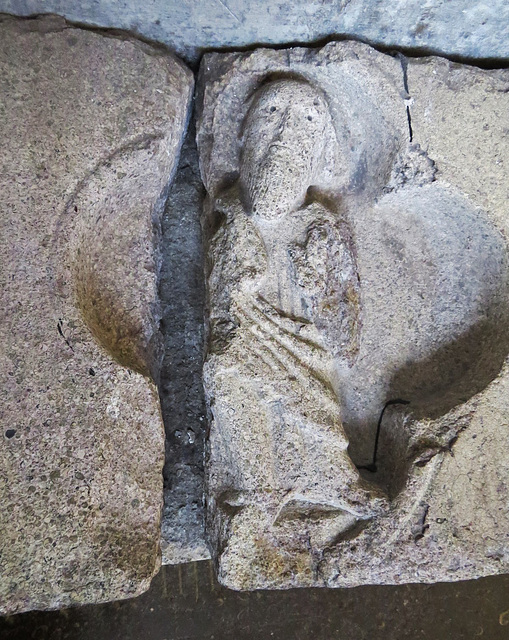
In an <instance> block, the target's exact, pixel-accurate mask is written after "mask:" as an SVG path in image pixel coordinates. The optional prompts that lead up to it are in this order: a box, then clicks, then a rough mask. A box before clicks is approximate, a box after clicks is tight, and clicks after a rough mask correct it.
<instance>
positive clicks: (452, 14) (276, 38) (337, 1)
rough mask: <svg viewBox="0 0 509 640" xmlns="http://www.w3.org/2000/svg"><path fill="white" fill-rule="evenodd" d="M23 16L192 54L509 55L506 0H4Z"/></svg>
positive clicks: (1, 2)
mask: <svg viewBox="0 0 509 640" xmlns="http://www.w3.org/2000/svg"><path fill="white" fill-rule="evenodd" d="M0 11H5V12H7V13H14V14H16V15H24V16H27V15H30V14H37V13H57V14H60V15H64V16H65V17H66V18H68V19H69V20H74V21H77V22H80V23H85V24H88V25H96V26H100V27H113V28H117V29H128V30H132V31H134V32H136V33H138V34H140V35H141V36H142V37H144V38H148V39H150V40H154V41H157V42H163V43H165V44H167V45H168V46H170V47H171V48H172V49H174V50H175V51H177V52H178V53H179V54H180V55H182V56H183V57H185V58H186V59H188V60H191V61H196V60H197V58H198V55H199V53H200V51H203V50H204V49H205V50H207V49H217V48H235V47H236V48H239V47H243V46H252V45H255V44H285V43H297V42H298V43H309V42H313V41H319V40H321V39H324V38H329V37H333V36H338V35H339V36H342V37H348V38H360V39H365V40H367V41H369V42H370V43H371V44H378V45H384V46H389V47H393V46H396V47H411V48H422V49H425V50H427V51H428V52H430V53H443V54H445V55H457V56H465V57H475V58H504V57H506V58H507V57H509V6H508V4H507V2H506V1H505V0H494V1H492V2H485V1H479V0H478V1H476V2H472V1H471V0H447V2H443V1H442V0H427V2H422V0H328V1H327V2H324V1H323V0H292V2H284V1H283V0H208V1H203V0H187V1H186V2H179V1H178V0H152V1H151V2H147V3H144V4H143V6H140V3H139V2H138V1H137V0H80V2H75V1H74V0H0Z"/></svg>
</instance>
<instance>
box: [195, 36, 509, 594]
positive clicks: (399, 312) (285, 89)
mask: <svg viewBox="0 0 509 640" xmlns="http://www.w3.org/2000/svg"><path fill="white" fill-rule="evenodd" d="M401 74H402V72H401V68H399V61H398V60H395V59H391V58H387V57H385V56H381V55H380V54H376V53H374V52H373V51H372V50H370V49H369V48H367V47H364V46H363V45H356V44H351V43H350V44H344V45H339V44H337V45H329V46H328V47H326V48H325V49H323V50H322V51H320V52H314V53H311V52H307V51H304V50H300V49H296V50H292V51H291V52H285V53H284V54H283V52H267V51H257V52H254V53H252V54H246V55H241V54H239V55H236V54H226V55H222V56H221V55H217V54H216V55H211V56H207V57H206V58H205V61H204V63H203V66H202V77H201V80H200V82H201V85H202V94H203V105H202V110H201V113H200V121H199V130H198V143H199V148H200V161H201V168H202V174H203V178H204V182H205V185H206V187H207V190H208V193H209V200H208V202H207V204H206V219H207V221H208V223H207V225H208V231H209V236H210V241H209V268H208V291H209V319H210V340H209V345H210V346H209V351H208V355H207V360H206V365H205V371H204V382H205V388H206V393H207V396H208V403H209V409H210V422H211V428H210V435H209V452H208V487H207V499H208V521H209V522H208V525H209V535H210V540H211V543H212V545H213V548H214V553H215V556H216V559H217V562H218V571H219V577H220V580H221V581H222V582H224V583H225V584H226V585H228V586H230V587H233V588H238V589H251V588H260V587H265V588H267V587H289V586H304V585H317V584H327V585H328V586H339V585H354V584H361V583H363V582H371V581H376V582H378V581H382V582H391V581H393V578H391V577H390V571H391V562H390V561H388V557H389V556H388V555H387V554H390V553H393V544H394V540H395V539H396V538H397V537H398V536H399V533H398V532H399V531H400V530H401V528H402V527H403V528H404V527H405V526H406V525H405V523H406V522H408V521H409V520H411V519H412V518H414V517H415V518H416V519H418V518H420V517H421V516H420V515H419V514H420V513H421V511H422V509H426V508H427V507H426V506H425V505H426V504H427V503H426V502H425V501H424V498H423V497H424V496H425V495H427V492H428V491H429V490H430V487H431V486H432V483H433V482H435V479H436V474H437V473H438V470H439V464H440V462H441V460H442V455H443V454H441V451H443V450H446V449H448V447H450V446H452V443H453V442H454V441H455V440H456V438H457V437H458V434H459V433H460V432H461V431H462V430H464V429H465V428H466V424H468V420H469V419H468V417H467V416H468V415H470V414H471V411H472V409H471V408H470V407H469V406H467V405H464V404H463V403H465V401H467V400H468V399H469V398H470V397H471V396H473V395H474V394H475V393H476V392H477V391H479V390H482V389H483V388H484V387H485V386H486V385H487V384H489V382H490V381H491V380H492V379H493V378H494V377H496V376H497V374H498V372H499V370H500V367H501V366H502V363H503V360H504V358H505V356H506V354H507V352H508V350H509V342H508V331H507V318H508V296H507V291H508V281H509V277H508V261H507V250H506V246H505V243H504V241H503V239H502V236H501V235H500V233H499V232H498V231H497V229H496V228H495V227H494V226H493V224H492V223H491V222H490V221H489V220H488V219H487V218H486V216H484V215H483V214H482V213H480V212H479V211H478V210H477V209H476V208H475V207H474V206H473V205H472V204H471V203H470V202H469V201H468V200H467V199H466V198H465V197H464V196H463V195H462V194H460V193H459V192H458V191H457V190H455V189H454V188H453V187H452V186H450V185H446V184H442V183H440V182H438V181H437V180H436V167H435V165H434V163H433V161H432V160H431V159H430V158H429V157H428V155H427V154H426V153H425V152H424V151H423V150H422V149H421V148H420V147H419V146H418V145H416V144H415V143H412V141H410V142H409V140H408V119H407V111H406V104H405V102H404V100H403V98H402V94H403V96H404V93H403V85H404V82H403V76H402V75H401ZM209 75H210V81H208V77H209ZM227 114H228V119H227V118H226V116H227ZM423 468H424V472H423V471H421V469H423ZM421 503H422V504H421ZM426 513H427V511H426ZM414 514H415V516H414ZM421 515H422V514H421ZM425 517H426V516H424V519H425ZM421 520H422V518H421ZM412 527H413V528H412ZM421 530H422V523H421V527H420V529H419V531H421ZM416 531H417V529H416V526H415V525H412V526H411V527H410V530H409V533H410V535H411V536H413V537H412V540H414V539H415V536H417V537H419V536H420V533H418V532H417V533H416ZM395 532H396V533H395ZM395 536H396V538H395ZM373 545H375V546H376V545H378V546H377V550H376V551H375V550H374V549H373ZM384 554H385V555H384ZM375 567H376V569H375ZM398 570H399V571H401V566H400V565H399V566H398ZM380 572H381V573H382V574H383V577H382V578H380ZM375 573H376V579H375V576H374V574H375ZM430 575H431V574H430Z"/></svg>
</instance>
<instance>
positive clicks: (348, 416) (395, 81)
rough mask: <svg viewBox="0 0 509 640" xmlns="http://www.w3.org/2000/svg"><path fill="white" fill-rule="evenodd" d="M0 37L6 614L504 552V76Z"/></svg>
mask: <svg viewBox="0 0 509 640" xmlns="http://www.w3.org/2000/svg"><path fill="white" fill-rule="evenodd" d="M0 30H1V38H0V47H1V49H0V65H1V66H0V68H1V76H0V82H1V83H2V88H1V100H2V103H1V104H2V114H3V117H2V119H1V122H0V126H1V127H2V140H3V141H4V145H5V151H4V153H3V154H2V161H3V171H2V174H1V178H0V180H1V183H2V186H1V189H0V193H1V198H2V209H1V211H2V213H1V216H2V218H1V219H2V228H3V233H2V234H1V236H0V242H1V247H2V248H1V251H2V280H3V282H2V309H3V314H4V320H3V323H2V326H3V331H2V334H1V343H2V349H1V352H0V357H1V359H2V379H3V382H2V389H3V401H2V406H1V414H2V429H3V445H2V447H1V456H2V463H1V465H0V489H1V496H2V497H1V504H2V507H3V508H2V522H1V523H0V529H1V531H2V536H1V538H0V576H1V577H0V593H1V594H2V595H1V603H2V611H3V612H4V613H12V612H18V611H23V610H28V609H32V608H56V607H61V606H68V605H70V604H80V603H87V602H100V601H105V600H111V599H120V598H125V597H130V596H134V595H136V594H138V593H140V592H142V591H143V590H145V589H146V588H147V587H148V585H149V583H150V579H151V577H152V576H153V575H154V574H155V572H157V570H158V568H159V565H160V558H161V551H160V548H161V547H162V549H163V557H164V560H165V561H166V562H173V563H177V562H180V561H182V562H183V561H187V560H189V559H191V558H199V557H205V556H206V555H207V554H208V553H209V550H210V553H211V554H212V557H213V559H214V560H215V562H216V565H217V573H218V577H219V580H220V581H221V582H222V583H223V584H225V585H226V586H229V587H231V588H234V589H241V590H242V589H244V590H250V589H260V588H276V589H281V588H289V587H302V586H322V587H350V586H357V585H361V584H397V583H405V582H436V581H451V580H463V579H467V578H475V577H480V576H485V575H491V574H497V573H506V572H508V571H509V548H508V537H509V487H508V485H507V478H508V477H509V473H508V472H509V456H508V454H507V451H508V450H509V389H508V387H509V372H508V365H507V355H508V352H509V257H508V251H507V234H508V231H509V217H508V213H507V201H508V197H509V193H508V188H509V187H508V185H509V179H508V178H509V175H508V173H509V171H508V167H507V158H508V157H509V156H508V152H509V142H508V131H509V115H508V114H509V104H508V101H509V91H508V89H509V72H508V71H507V70H492V71H487V70H482V69H479V68H475V67H471V66H466V65H461V64H456V63H452V62H450V61H447V60H445V59H441V58H437V57H428V58H419V59H417V58H405V57H403V56H402V55H387V54H383V53H380V52H378V51H376V50H374V49H372V48H371V47H369V46H368V45H365V44H360V43H356V42H333V43H329V44H328V45H326V46H324V47H322V48H299V47H296V48H289V49H281V50H277V51H276V50H271V49H268V48H263V49H257V50H255V51H251V52H244V53H210V54H206V55H205V56H204V57H203V59H202V62H201V65H200V70H199V73H198V77H197V91H196V108H195V111H194V112H193V121H192V123H191V128H190V129H189V131H192V132H193V133H192V136H194V132H195V133H196V143H197V147H195V146H194V144H193V141H192V140H191V138H190V137H189V136H188V139H187V142H186V145H185V147H184V151H183V156H182V158H181V162H180V167H179V170H178V173H177V176H176V178H175V182H174V184H173V187H171V185H172V182H173V178H174V176H175V172H176V170H177V163H178V158H179V154H180V150H181V145H182V142H183V140H184V136H185V134H186V130H187V127H188V124H189V119H190V104H191V97H192V91H193V75H192V73H191V72H190V71H189V70H188V69H187V68H186V67H185V66H184V64H183V63H181V62H180V61H179V60H178V59H176V58H175V57H174V56H173V55H171V54H170V53H168V52H165V51H161V50H159V49H155V48H153V47H151V46H149V45H146V44H143V43H140V42H138V41H136V40H133V39H130V38H127V37H119V36H111V35H100V34H98V33H94V32H91V31H84V30H81V29H77V28H74V27H70V26H69V25H67V24H66V23H65V22H64V21H61V20H57V19H54V18H52V19H49V18H47V19H38V20H30V21H18V20H14V19H11V18H4V19H2V21H1V22H0ZM194 126H196V129H194ZM197 163H199V170H200V173H201V179H202V181H203V186H204V190H205V197H202V195H203V194H202V191H201V185H200V183H199V181H198V179H197V178H196V174H193V173H192V168H193V167H196V164H197ZM171 188H172V190H171V195H170V200H169V203H170V204H169V207H170V209H171V210H172V211H173V214H172V215H173V216H174V218H173V223H172V224H173V226H171V225H166V226H165V224H163V230H162V231H161V219H162V216H163V209H164V206H165V202H166V198H167V196H168V193H170V189H171ZM191 192H192V193H191ZM179 207H182V214H181V222H182V225H183V228H184V229H191V228H192V229H193V233H195V234H197V228H198V224H199V221H200V220H201V224H202V227H203V244H204V253H205V260H204V263H205V265H204V268H203V277H200V269H201V260H202V257H201V251H202V250H201V240H200V239H199V238H198V235H196V238H195V240H193V242H190V243H188V244H186V242H184V241H183V240H179V239H178V238H179V233H181V231H179V230H178V229H177V227H178V225H177V222H178V220H179V217H178V216H179V214H178V210H179ZM186 225H188V226H186ZM168 229H174V234H175V237H173V239H172V237H171V232H169V231H168ZM182 237H183V236H182ZM184 251H188V252H189V257H188V258H187V262H186V261H185V260H180V259H179V258H178V256H179V255H180V253H179V252H184ZM179 260H180V261H179ZM172 265H173V267H172ZM176 265H177V266H176ZM178 265H180V266H178ZM182 265H188V267H189V268H191V267H192V268H193V269H195V270H196V273H197V274H198V275H197V276H196V278H195V282H194V284H193V281H192V280H191V279H189V278H188V280H187V281H186V282H190V283H191V284H189V286H188V288H193V287H196V291H199V292H200V293H199V295H198V297H200V296H202V302H201V303H199V304H198V303H197V306H196V309H201V308H202V307H203V308H204V309H205V313H204V318H203V323H202V322H201V319H200V318H199V317H198V319H197V316H196V313H194V315H193V314H189V315H186V316H185V317H186V318H189V324H186V323H185V322H184V323H182V318H181V317H180V316H175V318H174V321H173V322H174V324H175V326H179V327H180V326H181V325H182V329H179V331H180V333H178V332H174V333H173V334H171V325H172V316H171V314H172V310H176V309H180V310H181V311H180V312H179V313H183V314H184V315H185V314H186V313H188V311H187V310H186V308H185V304H181V303H179V304H180V306H179V304H177V303H176V302H175V301H172V300H169V299H168V297H171V291H172V288H171V283H172V279H173V280H174V281H175V282H180V283H182V282H183V281H184V280H183V274H182V273H181V271H182V268H183V267H182ZM172 269H173V270H172ZM184 270H185V269H184ZM173 290H174V291H180V293H179V295H180V296H185V291H184V290H182V289H180V290H179V288H178V287H175V289H173ZM203 292H205V293H203ZM200 304H201V305H202V306H200ZM174 313H175V314H176V313H177V311H175V312H174ZM200 313H201V312H200ZM198 315H199V314H198ZM193 318H194V320H193ZM186 322H187V320H186ZM193 322H194V324H193ZM184 325H185V326H184ZM203 327H205V336H206V339H205V342H204V353H203V355H202V351H201V345H202V343H203ZM171 335H173V338H171ZM176 335H178V336H181V337H180V338H179V340H180V341H181V342H186V341H188V343H189V345H191V347H190V350H191V351H193V350H194V352H195V363H196V362H198V363H199V362H200V360H201V358H202V357H203V363H204V364H203V389H204V393H205V396H204V402H205V403H206V411H207V414H206V418H205V419H202V420H201V422H199V424H198V425H197V424H195V422H197V421H198V418H197V415H195V416H194V417H192V416H191V413H188V416H189V421H190V422H189V423H186V417H185V416H184V415H183V416H182V417H179V418H178V421H177V422H179V421H181V424H175V421H173V422H172V417H171V416H169V415H168V414H169V413H171V410H170V409H168V407H171V406H172V405H171V402H169V401H168V394H171V393H172V390H173V391H174V390H176V389H177V390H178V389H179V390H178V391H175V393H177V392H178V393H179V394H184V395H185V393H184V392H185V390H183V389H182V388H180V387H179V386H178V384H177V383H176V382H175V381H178V379H179V376H182V377H183V379H185V380H187V378H186V377H185V374H184V373H183V372H182V371H181V370H179V366H180V367H183V366H185V362H187V361H186V360H185V358H184V356H182V357H181V358H180V360H179V358H174V357H173V355H172V354H174V353H181V352H179V351H178V349H177V347H180V345H176V346H175V345H173V346H172V347H171V349H173V351H171V349H170V348H169V347H168V345H170V346H171V345H172V339H173V342H175V336H176ZM168 336H170V338H169V337H168ZM169 349H170V351H171V354H170V356H171V357H170V356H168V353H169ZM165 350H166V359H164V355H165V354H164V352H165ZM184 351H185V349H184V346H182V353H183V352H184ZM196 354H197V355H196ZM183 363H184V364H183ZM193 376H194V378H192V380H194V382H192V381H191V382H190V383H189V384H190V389H192V393H193V394H195V395H196V394H198V395H199V393H201V392H199V391H198V390H197V387H195V386H193V384H194V383H195V382H196V381H198V380H199V378H200V377H201V372H200V370H199V367H197V368H196V371H195V373H194V374H193ZM190 379H191V378H190ZM198 386H199V385H198ZM181 387H182V385H181ZM158 391H159V394H160V397H161V402H162V406H163V409H164V411H163V413H164V416H161V412H160V408H159V406H160V405H159V399H158ZM200 397H201V396H200ZM199 404H200V403H199V402H198V401H196V402H195V406H198V405H199ZM191 405H192V402H191V403H190V405H189V406H191ZM179 416H180V414H179ZM163 417H164V419H165V422H166V427H167V443H166V447H167V460H166V467H165V474H166V476H167V485H166V488H165V490H164V494H165V500H166V504H165V505H164V511H163V474H162V471H163V464H164V452H165V441H164V440H165V439H164V429H163V419H162V418H163ZM201 418H203V416H201ZM192 420H193V423H192V424H191V421H192ZM170 424H171V425H173V426H172V427H171V428H169V426H168V425H170ZM205 436H206V450H205V454H206V455H205V475H204V477H203V466H200V463H199V457H200V455H199V454H200V449H199V448H196V446H197V445H196V444H195V445H194V446H195V448H194V449H193V452H194V453H193V454H192V455H191V454H190V453H188V454H182V455H181V458H179V460H177V458H178V456H179V455H180V454H179V453H178V446H182V447H184V446H190V445H193V443H196V442H198V443H200V442H203V441H205ZM178 443H181V445H179V444H178ZM189 451H191V449H190V450H189ZM186 455H187V456H188V457H187V458H186ZM193 456H194V457H193ZM191 458H192V460H191ZM186 460H187V462H186ZM197 460H198V462H197ZM179 487H180V489H179ZM202 493H204V499H203V500H202V498H201V496H202ZM202 513H205V515H204V516H203V517H204V518H205V527H203V526H202V524H200V523H202ZM161 514H164V517H163V521H162V522H161ZM161 531H162V532H163V535H162V539H161Z"/></svg>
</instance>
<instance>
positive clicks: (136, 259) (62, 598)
mask: <svg viewBox="0 0 509 640" xmlns="http://www.w3.org/2000/svg"><path fill="white" fill-rule="evenodd" d="M192 84H193V81H192V76H191V74H190V73H189V71H187V70H186V69H185V68H184V66H183V65H182V64H181V63H180V62H178V61H177V60H176V59H174V58H173V57H171V56H169V55H166V54H161V53H160V52H158V51H155V50H154V49H152V48H151V47H148V46H146V45H143V44H141V43H139V42H135V41H129V40H125V39H124V40H121V39H117V38H109V37H103V36H101V35H97V34H95V33H92V32H88V31H82V30H79V29H74V28H69V27H67V26H66V25H65V23H64V22H63V21H62V20H55V19H52V20H48V19H42V20H34V21H17V20H12V19H2V20H1V22H0V96H1V98H0V100H1V102H0V112H1V117H0V139H1V140H2V154H1V163H2V170H1V172H0V194H1V224H2V232H1V234H0V238H1V241H0V251H1V265H2V267H1V285H0V291H1V295H2V304H1V314H2V320H1V327H2V331H1V334H0V341H1V346H0V360H1V366H0V372H1V373H0V375H1V382H0V386H1V388H2V403H1V408H0V415H1V424H2V436H1V437H2V445H1V447H0V456H1V462H0V495H1V497H0V503H1V505H2V509H1V515H0V531H1V532H2V535H1V536H0V607H1V610H2V612H4V613H13V612H18V611H23V610H27V609H31V608H54V607H61V606H67V605H70V604H77V603H85V602H101V601H105V600H110V599H119V598H125V597H129V596H134V595H136V594H138V593H140V592H142V591H143V590H145V589H147V587H148V585H149V583H150V580H151V577H152V576H153V575H154V573H155V572H156V571H157V569H158V567H159V564H160V550H159V538H160V516H161V509H162V495H163V492H162V488H163V487H162V467H163V462H164V441H163V428H162V421H161V416H160V409H159V400H158V396H157V390H156V386H155V384H154V381H153V380H154V379H155V378H156V377H157V375H158V371H159V366H160V360H161V355H162V354H161V344H160V343H161V340H160V338H159V333H158V325H159V319H160V315H161V311H160V309H159V303H158V297H157V287H158V271H159V266H160V255H159V253H158V251H157V243H158V241H159V240H158V239H159V234H160V230H159V226H160V221H159V218H160V214H161V213H162V205H163V203H164V200H165V193H166V191H167V185H168V183H169V181H170V178H171V176H172V172H173V170H174V165H175V161H176V157H177V155H178V152H179V147H180V144H181V140H182V136H183V131H184V128H185V124H186V119H187V114H188V105H189V99H190V94H191V90H192Z"/></svg>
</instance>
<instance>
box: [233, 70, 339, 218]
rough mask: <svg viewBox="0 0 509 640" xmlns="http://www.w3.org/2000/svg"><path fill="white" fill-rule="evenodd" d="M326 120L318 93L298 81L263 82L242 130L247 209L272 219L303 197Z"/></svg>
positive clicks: (294, 206) (314, 169) (320, 153)
mask: <svg viewBox="0 0 509 640" xmlns="http://www.w3.org/2000/svg"><path fill="white" fill-rule="evenodd" d="M332 130H333V129H332V120H331V117H330V114H329V109H328V105H327V102H326V101H325V98H324V96H323V94H322V93H321V92H320V91H319V90H317V89H316V88H314V87H312V86H311V85H310V84H308V83H307V82H304V81H299V80H293V79H285V80H275V81H273V82H269V83H267V84H265V85H263V86H262V87H261V88H260V89H258V91H257V93H256V94H255V96H254V99H253V102H252V104H251V107H250V108H249V111H248V114H247V116H246V120H245V123H244V130H243V150H242V156H241V166H240V180H241V185H242V189H243V193H244V198H245V201H246V204H247V206H248V209H249V211H250V213H252V214H253V215H256V216H258V217H261V218H264V219H273V218H276V217H278V216H280V215H282V214H284V213H287V212H289V211H295V210H296V209H298V208H299V207H300V206H301V205H302V204H303V202H304V199H305V197H306V192H307V190H308V188H309V187H310V186H312V184H313V181H314V178H315V175H316V173H317V170H318V169H319V168H320V165H321V160H322V157H323V152H324V148H325V145H326V143H327V136H328V135H329V133H330V132H331V131H332Z"/></svg>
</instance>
